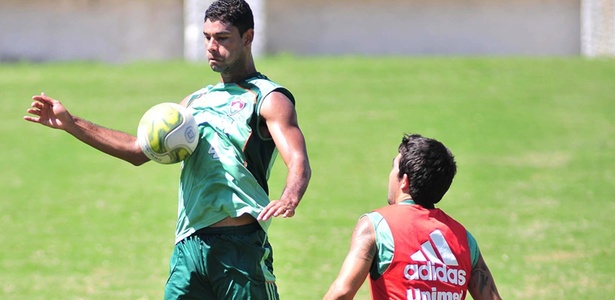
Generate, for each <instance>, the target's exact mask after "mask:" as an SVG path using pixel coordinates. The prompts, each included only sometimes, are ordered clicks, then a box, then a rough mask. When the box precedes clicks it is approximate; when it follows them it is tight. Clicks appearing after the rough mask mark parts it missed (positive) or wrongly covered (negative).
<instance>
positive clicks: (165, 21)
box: [0, 0, 184, 62]
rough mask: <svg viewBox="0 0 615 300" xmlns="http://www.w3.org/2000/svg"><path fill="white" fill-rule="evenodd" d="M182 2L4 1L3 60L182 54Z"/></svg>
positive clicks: (0, 0) (0, 19)
mask: <svg viewBox="0 0 615 300" xmlns="http://www.w3.org/2000/svg"><path fill="white" fill-rule="evenodd" d="M183 32H184V30H183V0H104V1H103V0H52V1H46V0H0V60H1V61H15V60H22V59H27V60H34V61H47V60H72V59H77V60H102V61H110V62H124V61H134V60H159V59H170V58H173V59H177V58H181V57H182V56H183V43H184V38H183Z"/></svg>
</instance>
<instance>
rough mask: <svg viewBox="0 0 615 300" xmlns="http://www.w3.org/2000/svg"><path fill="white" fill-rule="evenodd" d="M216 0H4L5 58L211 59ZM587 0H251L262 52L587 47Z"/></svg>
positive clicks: (0, 4)
mask: <svg viewBox="0 0 615 300" xmlns="http://www.w3.org/2000/svg"><path fill="white" fill-rule="evenodd" d="M210 1H211V0H185V1H184V0H105V1H102V0H54V1H45V0H27V1H23V0H0V61H7V60H8V61H10V60H20V59H27V60H35V61H47V60H72V59H78V60H101V61H110V62H124V61H134V60H164V59H179V58H182V57H186V58H188V59H193V58H196V59H197V60H198V59H203V57H204V56H203V53H204V49H203V48H202V45H203V44H202V43H203V41H202V39H203V38H202V32H201V30H202V27H200V25H198V24H197V25H196V26H195V27H194V28H192V29H190V30H185V29H184V27H185V25H188V21H187V19H185V16H186V17H188V14H187V12H185V9H187V8H188V6H187V5H188V4H190V3H192V4H191V5H193V6H194V7H196V9H197V10H198V11H197V12H193V17H192V18H193V19H194V20H196V21H193V22H196V23H201V24H202V16H203V14H204V10H205V8H206V6H207V4H203V3H209V2H210ZM580 1H581V0H310V1H305V0H248V2H249V3H250V4H251V5H252V6H253V7H254V10H255V18H256V38H257V41H256V42H255V44H254V50H255V52H257V54H260V53H271V54H276V53H285V52H288V53H293V54H297V55H343V54H361V55H579V54H581V37H580V35H581V25H580V24H581V20H580V18H581V17H580V15H581V13H580ZM185 22H186V23H185ZM186 28H188V27H186ZM195 28H196V29H195ZM192 34H196V35H197V38H194V37H192V36H188V35H192ZM194 45H196V47H200V48H199V49H196V50H195V49H194V48H193V47H195V46H194Z"/></svg>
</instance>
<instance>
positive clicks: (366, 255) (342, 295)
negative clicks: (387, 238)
mask: <svg viewBox="0 0 615 300" xmlns="http://www.w3.org/2000/svg"><path fill="white" fill-rule="evenodd" d="M375 256H376V233H375V232H374V228H373V227H372V223H371V222H370V221H369V219H368V218H367V217H362V218H361V219H359V222H358V223H357V226H356V227H355V229H354V232H353V233H352V241H351V243H350V250H349V251H348V254H347V256H346V259H345V260H344V263H343V264H342V268H341V270H340V273H339V274H338V275H337V278H336V279H335V281H334V282H333V283H332V284H331V287H329V291H327V294H326V295H325V297H324V299H325V300H333V299H353V298H354V296H355V295H356V294H357V291H358V290H359V288H361V285H363V282H365V278H367V274H368V273H369V268H370V267H371V265H372V262H373V260H374V257H375Z"/></svg>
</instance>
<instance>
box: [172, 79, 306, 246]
mask: <svg viewBox="0 0 615 300" xmlns="http://www.w3.org/2000/svg"><path fill="white" fill-rule="evenodd" d="M273 91H279V92H282V93H284V94H285V95H286V96H287V97H288V98H289V99H291V101H293V103H294V97H293V96H292V94H291V93H290V92H289V91H288V90H287V89H285V88H284V87H282V86H280V85H278V84H276V83H274V82H272V81H270V80H269V79H268V78H267V77H266V76H264V75H262V74H260V73H256V74H255V75H254V76H253V77H251V78H248V79H246V80H244V81H241V82H238V83H232V84H225V83H218V84H216V85H209V86H207V87H205V88H203V89H200V90H198V91H196V92H194V93H193V94H192V95H191V97H190V99H189V102H188V108H189V109H191V110H192V112H193V115H194V117H195V119H196V121H197V123H198V124H199V125H198V126H199V134H200V140H199V145H198V147H197V148H196V150H195V152H193V153H192V155H191V156H190V157H188V158H187V159H186V160H184V161H183V162H182V170H181V175H180V182H179V205H178V220H177V227H176V231H175V242H176V243H177V242H179V241H181V240H182V239H184V238H186V237H188V236H190V235H191V234H192V233H194V232H195V231H197V230H199V229H201V228H204V227H207V226H210V225H212V224H214V223H216V222H219V221H221V220H222V219H224V218H226V217H238V216H241V215H243V214H246V213H247V214H251V215H252V216H254V217H255V218H256V217H257V216H258V214H259V213H260V211H261V210H262V209H263V208H264V207H265V206H266V205H267V204H268V203H269V201H270V200H269V196H268V194H269V190H268V186H267V180H268V179H269V172H270V170H271V167H272V166H273V162H274V161H275V156H276V155H277V151H276V148H275V144H274V142H273V140H272V139H271V138H268V137H264V136H262V135H261V132H260V131H259V128H261V127H262V126H264V124H261V123H262V122H264V121H263V120H262V118H261V117H260V108H261V105H262V101H263V99H264V98H265V96H267V95H268V94H269V93H271V92H273ZM270 223H271V219H269V220H268V221H266V222H261V223H260V225H261V226H262V227H263V229H264V230H265V231H266V230H267V229H268V227H269V224H270Z"/></svg>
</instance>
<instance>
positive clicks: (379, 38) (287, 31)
mask: <svg viewBox="0 0 615 300" xmlns="http://www.w3.org/2000/svg"><path fill="white" fill-rule="evenodd" d="M267 2H268V4H267V7H268V22H269V26H268V36H267V38H268V44H267V50H268V52H271V53H279V52H291V53H298V54H307V55H319V54H346V53H353V54H368V55H376V54H377V55H578V54H579V53H580V48H581V46H580V13H579V10H580V1H579V0H380V1H378V0H336V1H327V0H311V1H303V0H267Z"/></svg>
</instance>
